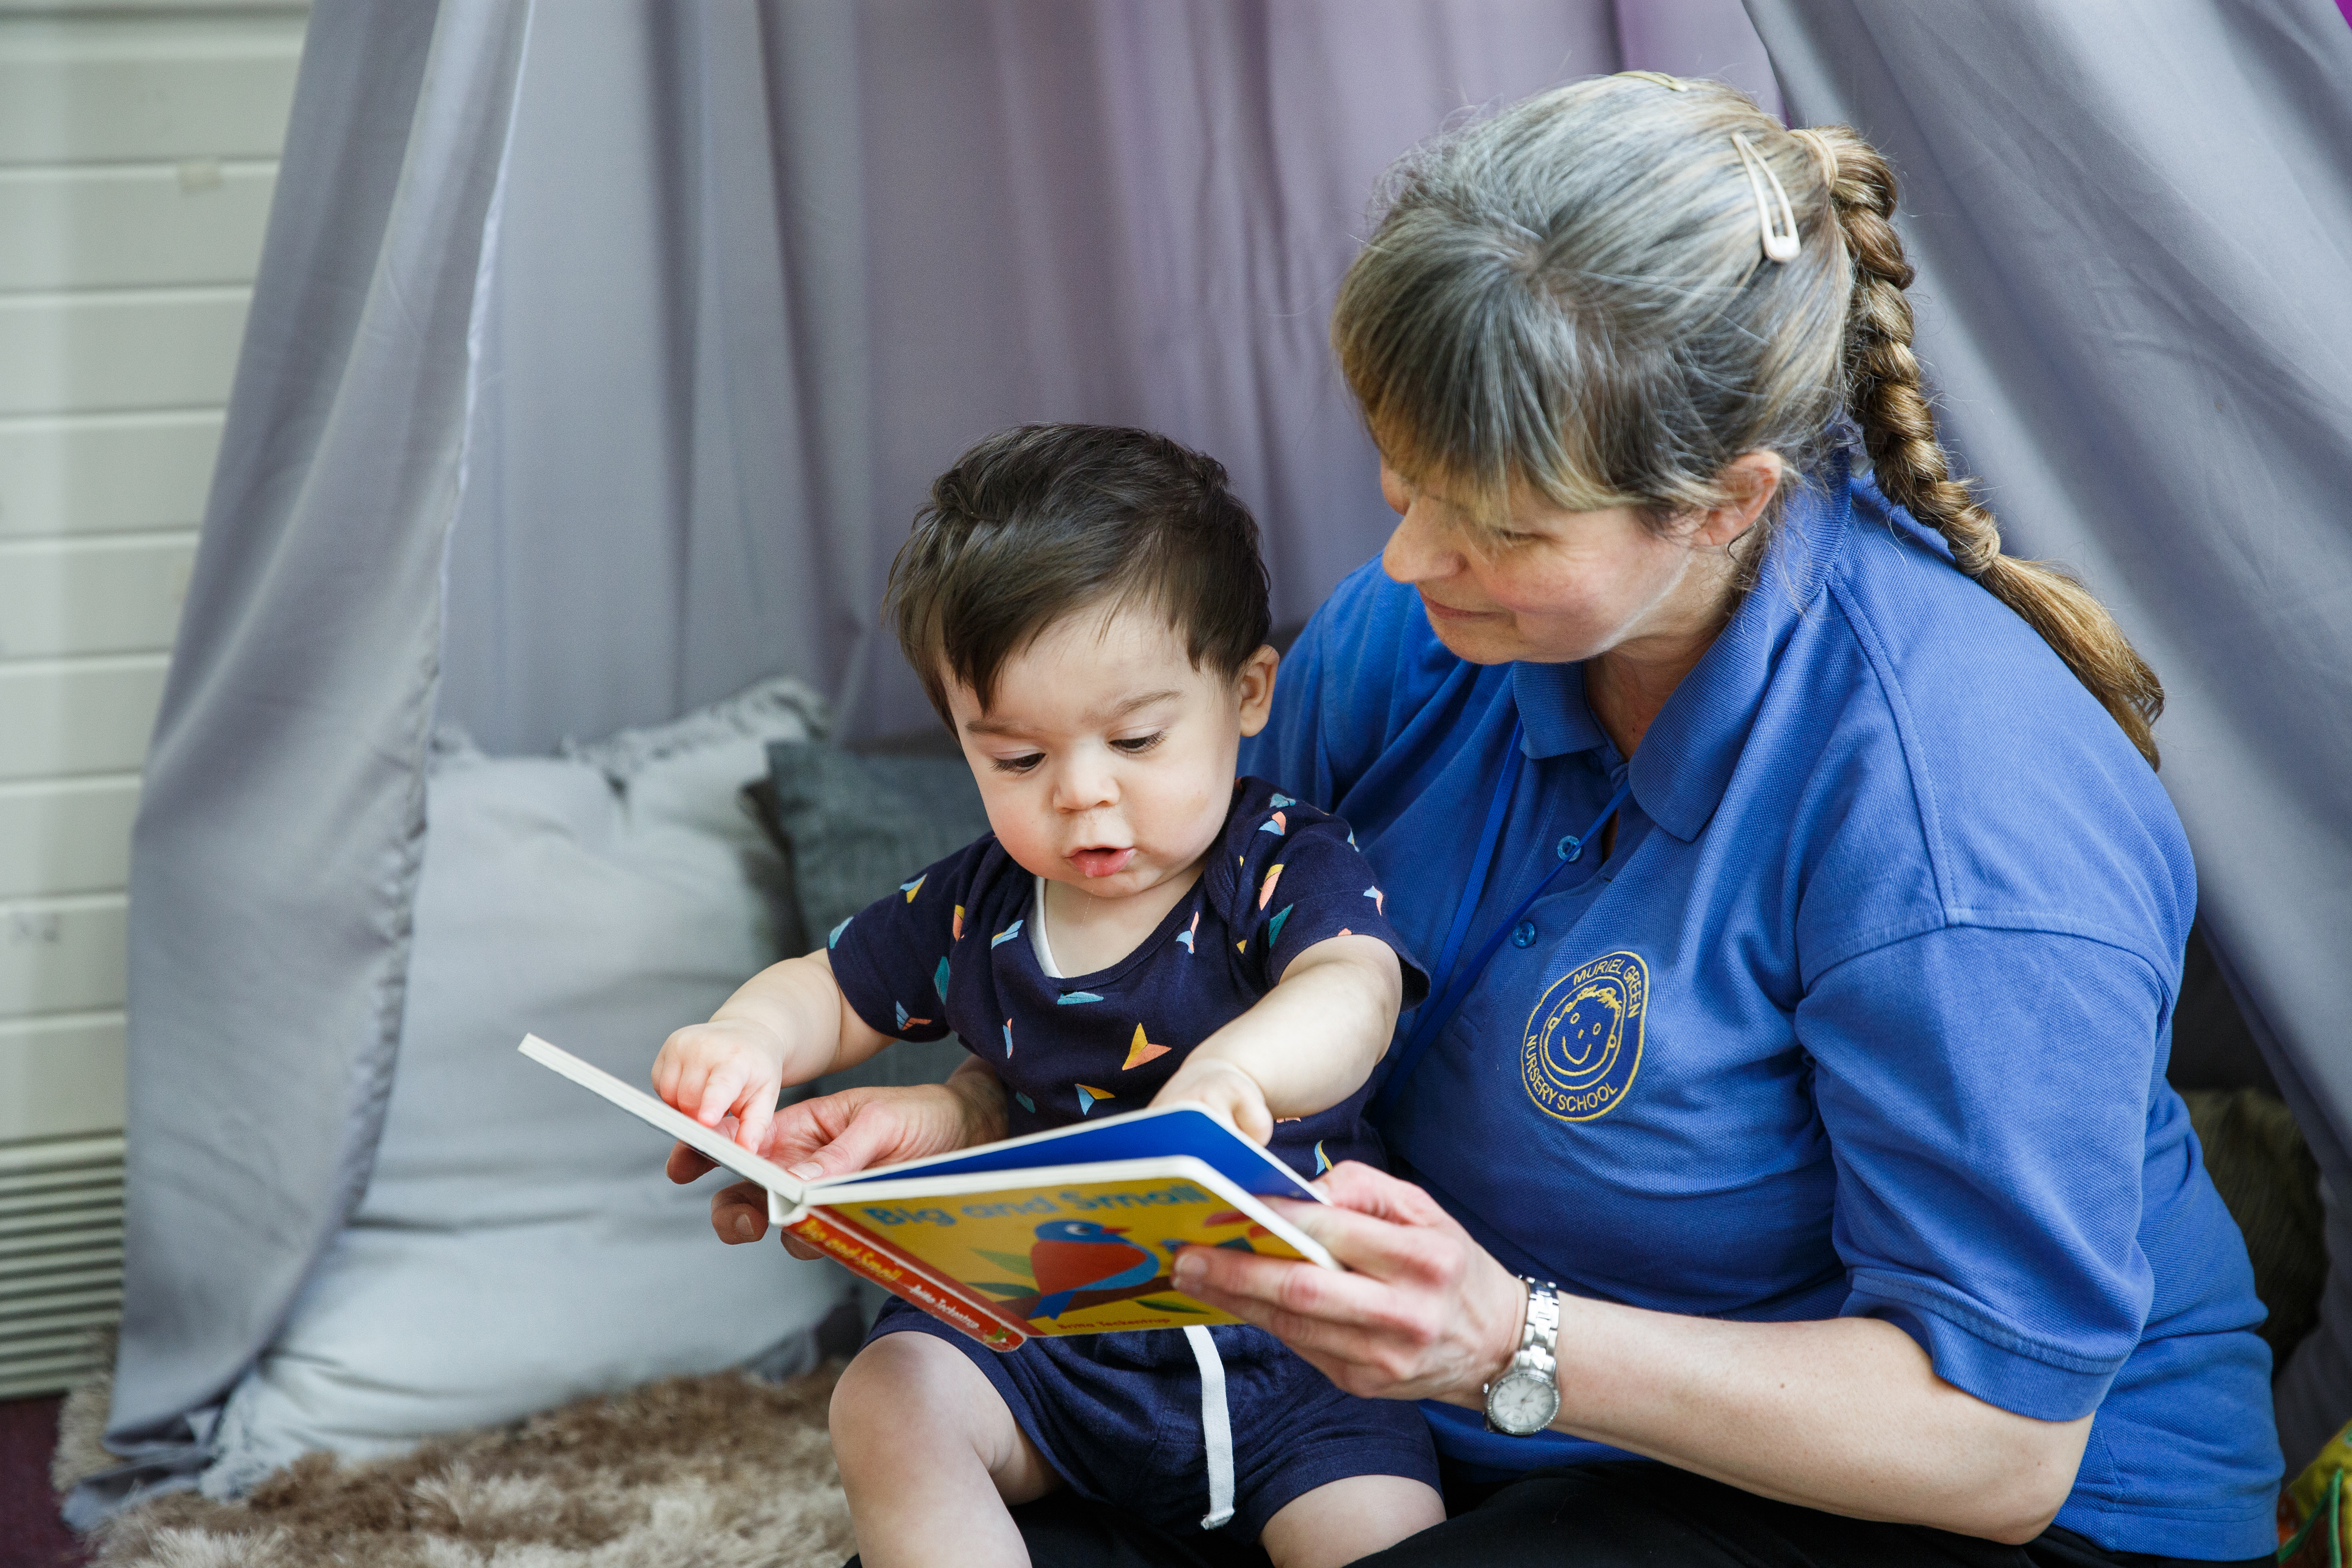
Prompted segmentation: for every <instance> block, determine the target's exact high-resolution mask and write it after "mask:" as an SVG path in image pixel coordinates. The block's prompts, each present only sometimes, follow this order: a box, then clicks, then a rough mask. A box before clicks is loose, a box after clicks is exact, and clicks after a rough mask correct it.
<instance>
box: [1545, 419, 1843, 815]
mask: <svg viewBox="0 0 2352 1568" xmlns="http://www.w3.org/2000/svg"><path fill="white" fill-rule="evenodd" d="M1852 512H1853V500H1852V496H1851V493H1850V490H1849V489H1848V474H1847V459H1846V454H1845V453H1844V451H1843V450H1840V451H1838V452H1836V453H1833V454H1832V457H1831V458H1830V460H1829V461H1828V462H1826V463H1824V464H1823V465H1822V470H1821V472H1820V473H1818V474H1817V475H1815V476H1814V482H1813V483H1812V484H1811V485H1809V486H1807V487H1806V488H1804V489H1800V490H1799V491H1798V492H1797V493H1796V494H1794V495H1793V496H1791V497H1790V500H1789V503H1788V505H1787V507H1786V508H1785V509H1784V510H1783V511H1782V512H1781V515H1780V526H1779V528H1778V529H1777V530H1776V531H1775V532H1774V534H1773V537H1772V542H1771V544H1770V546H1769V549H1768V550H1767V551H1766V552H1765V557H1764V566H1763V571H1762V572H1761V573H1760V574H1759V576H1758V578H1757V582H1756V585H1755V587H1753V588H1751V589H1750V590H1748V595H1747V597H1746V598H1745V599H1743V600H1742V601H1741V602H1740V605H1739V608H1738V610H1736V611H1734V612H1733V613H1732V616H1731V624H1730V625H1728V626H1726V627H1724V629H1723V633H1722V635H1721V636H1720V637H1717V638H1716V639H1715V643H1714V646H1712V647H1709V648H1708V649H1707V650H1706V653H1705V654H1704V655H1703V656H1701V658H1699V661H1698V664H1697V665H1696V667H1695V668H1693V669H1692V670H1691V672H1690V673H1689V674H1688V675H1686V676H1685V677H1684V678H1683V681H1682V684H1681V685H1680V686H1677V687H1676V688H1675V693H1674V695H1673V696H1672V697H1670V698H1668V699H1667V700H1666V705H1665V707H1664V709H1663V710H1660V712H1659V714H1658V717H1657V719H1656V720H1655V721H1654V722H1652V724H1651V725H1650V729H1649V732H1648V733H1647V734H1645V735H1643V737H1642V744H1641V747H1640V749H1639V750H1638V751H1636V752H1634V754H1633V799H1634V800H1635V802H1636V803H1638V804H1639V805H1640V806H1641V808H1642V811H1643V815H1644V816H1648V817H1649V819H1650V820H1651V821H1652V822H1654V823H1655V824H1657V825H1658V826H1660V827H1662V828H1664V830H1665V831H1666V832H1668V833H1670V834H1672V835H1674V837H1676V838H1678V839H1680V840H1682V841H1683V842H1684V843H1689V842H1690V841H1691V840H1692V839H1694V838H1696V837H1698V836H1699V834H1700V832H1701V831H1702V830H1704V829H1705V828H1706V825H1707V821H1708V819H1709V818H1710V817H1712V816H1714V815H1715V808H1716V806H1717V805H1718V804H1719V803H1720V802H1721V801H1722V799H1723V792H1724V789H1725V788H1726V786H1727V785H1728V784H1730V783H1731V773H1732V769H1734V768H1735V767H1737V766H1738V763H1739V753H1740V751H1741V749H1742V748H1743V747H1744V746H1745V745H1746V744H1747V742H1748V730H1749V728H1750V726H1752V725H1753V724H1754V722H1755V720H1756V710H1757V709H1758V708H1759V706H1760V705H1761V703H1762V702H1763V700H1764V692H1765V690H1766V689H1767V688H1768V687H1769V686H1770V684H1771V679H1772V669H1773V667H1774V665H1775V664H1776V663H1778V661H1779V658H1780V650H1781V648H1782V647H1785V646H1787V643H1788V640H1789V635H1790V632H1792V631H1793V630H1795V628H1796V626H1797V623H1798V621H1799V620H1801V618H1802V617H1803V616H1805V615H1806V614H1807V613H1808V612H1809V611H1810V610H1811V608H1812V606H1813V605H1814V604H1815V603H1816V601H1818V600H1819V599H1820V597H1821V595H1822V587H1823V585H1824V584H1826V583H1827V581H1828V579H1829V574H1830V570H1831V568H1832V565H1833V564H1834V563H1835V562H1836V560H1837V557H1838V554H1839V552H1840V551H1841V550H1842V549H1843V547H1844V544H1845V535H1846V530H1847V526H1848V523H1849V521H1851V517H1852ZM1511 695H1512V698H1513V700H1514V701H1515V702H1516V704H1517V708H1518V711H1519V721H1520V723H1521V724H1522V725H1523V726H1524V727H1525V733H1524V735H1523V737H1522V739H1521V742H1520V747H1521V749H1522V750H1523V751H1524V752H1526V753H1527V754H1528V756H1529V757H1532V758H1538V759H1540V758H1544V757H1553V756H1565V755H1568V754H1570V753H1571V752H1585V751H1593V750H1597V749H1602V748H1609V744H1610V743H1609V737H1608V732H1607V731H1604V730H1602V729H1601V722H1600V721H1599V720H1598V719H1596V718H1594V717H1593V715H1592V710H1591V707H1590V706H1588V705H1587V703H1586V702H1585V699H1584V667H1583V666H1582V665H1581V664H1519V665H1515V666H1513V667H1512V670H1511ZM1610 751H1611V754H1612V755H1613V754H1614V753H1613V748H1610Z"/></svg>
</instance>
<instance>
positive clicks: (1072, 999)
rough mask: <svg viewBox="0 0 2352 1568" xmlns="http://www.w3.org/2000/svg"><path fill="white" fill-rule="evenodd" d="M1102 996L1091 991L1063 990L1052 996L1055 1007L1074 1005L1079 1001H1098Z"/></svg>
mask: <svg viewBox="0 0 2352 1568" xmlns="http://www.w3.org/2000/svg"><path fill="white" fill-rule="evenodd" d="M1101 1000H1102V997H1101V996H1100V995H1099V994H1097V993H1095V992H1092V991H1065V992H1063V993H1062V994H1060V995H1059V996H1056V997H1055V998H1054V1005H1055V1006H1056V1007H1075V1006H1076V1005H1078V1004H1079V1003H1081V1002H1099V1001H1101Z"/></svg>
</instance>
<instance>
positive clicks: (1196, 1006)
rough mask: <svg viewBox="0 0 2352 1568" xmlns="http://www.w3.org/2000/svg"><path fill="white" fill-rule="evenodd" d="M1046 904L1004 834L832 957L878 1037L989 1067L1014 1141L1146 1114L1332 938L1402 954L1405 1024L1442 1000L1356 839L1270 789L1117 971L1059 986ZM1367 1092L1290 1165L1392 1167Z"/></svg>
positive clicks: (872, 921) (1296, 1141)
mask: <svg viewBox="0 0 2352 1568" xmlns="http://www.w3.org/2000/svg"><path fill="white" fill-rule="evenodd" d="M1035 904H1036V884H1035V880H1034V878H1033V877H1032V876H1031V875H1030V873H1029V872H1027V871H1025V870H1024V869H1023V868H1021V866H1020V865H1019V864H1018V863H1017V862H1015V861H1014V860H1013V858H1012V857H1011V856H1010V855H1007V854H1006V853H1005V852H1004V849H1003V847H1002V846H1000V845H999V844H998V843H997V841H996V837H995V836H994V835H993V834H991V835H989V836H988V837H983V838H981V839H980V840H978V841H977V842H975V843H973V844H971V845H968V846H966V847H964V848H962V849H960V850H958V851H957V852H956V853H955V854H953V855H950V856H949V857H948V858H946V859H944V860H941V861H940V862H938V863H937V864H936V865H933V866H930V867H928V868H925V869H924V870H923V871H922V872H921V873H919V875H917V876H916V877H915V878H914V879H912V880H910V881H908V882H906V883H904V884H903V885H901V886H900V888H899V889H898V891H897V892H895V893H891V894H889V895H887V897H885V898H882V899H879V900H876V901H875V902H874V903H873V904H872V905H870V906H869V907H867V908H866V910H862V911H860V912H859V913H858V914H856V915H854V916H852V917H851V918H850V919H848V920H846V921H843V922H842V923H841V924H840V925H839V926H837V927H835V929H834V931H833V933H832V935H831V936H830V937H828V938H827V939H826V944H825V945H826V946H827V947H828V948H830V949H831V950H832V962H833V973H834V978H835V981H836V982H837V983H838V984H840V986H841V989H842V993H843V994H844V995H845V996H846V997H847V998H848V999H849V1005H851V1006H852V1007H855V1008H856V1010H857V1016H859V1017H861V1018H863V1019H865V1020H866V1023H868V1024H869V1025H871V1026H873V1027H875V1028H876V1029H877V1030H879V1031H880V1032H882V1033H883V1034H886V1035H890V1036H893V1037H897V1038H898V1039H902V1040H936V1039H939V1038H940V1037H942V1036H944V1035H946V1034H947V1033H948V1032H949V1031H950V1030H953V1031H954V1032H955V1033H956V1034H957V1035H958V1036H960V1037H962V1039H963V1042H964V1045H965V1047H966V1048H967V1049H969V1050H971V1051H972V1052H974V1053H975V1054H977V1055H980V1056H982V1057H984V1058H987V1060H988V1062H989V1065H990V1066H991V1067H992V1068H994V1069H995V1071H996V1075H997V1077H998V1078H999V1079H1001V1080H1002V1081H1003V1085H1004V1090H1005V1094H1006V1096H1007V1097H1008V1099H1009V1100H1010V1109H1011V1120H1012V1131H1013V1132H1014V1133H1015V1134H1019V1133H1025V1132H1042V1131H1045V1130H1047V1129H1049V1128H1054V1127H1064V1126H1067V1125H1068V1124H1070V1123H1071V1122H1074V1121H1078V1120H1079V1119H1080V1118H1082V1117H1087V1116H1090V1115H1092V1114H1093V1113H1094V1112H1096V1111H1097V1110H1100V1111H1104V1112H1106V1113H1108V1112H1116V1111H1122V1110H1141V1109H1143V1107H1144V1106H1146V1105H1148V1104H1150V1100H1151V1097H1152V1096H1153V1095H1155V1094H1157V1093H1159V1092H1160V1086H1161V1085H1163V1084H1165V1083H1166V1082H1167V1081H1168V1079H1169V1078H1170V1077H1171V1075H1172V1074H1174V1072H1175V1070H1176V1068H1177V1066H1178V1065H1179V1064H1180V1063H1181V1062H1182V1061H1183V1059H1184V1058H1185V1056H1186V1055H1187V1054H1188V1053H1190V1052H1191V1050H1192V1047H1195V1046H1197V1045H1199V1044H1200V1043H1201V1042H1202V1040H1204V1039H1206V1038H1208V1037H1209V1036H1211V1035H1213V1034H1214V1033H1215V1032H1216V1031H1217V1030H1218V1029H1220V1028H1222V1027H1223V1026H1224V1025H1226V1024H1227V1023H1230V1022H1231V1021H1232V1020H1233V1019H1234V1018H1235V1017H1238V1016H1240V1015H1241V1014H1243V1013H1244V1012H1246V1011H1248V1009H1249V1008H1250V1006H1251V1005H1253V1004H1255V1002H1256V1001H1257V999H1258V998H1259V997H1261V996H1263V995H1265V994H1266V992H1267V991H1269V990H1271V989H1272V988H1273V987H1274V985H1275V984H1276V983H1277V982H1278V981H1280V980H1281V978H1282V974H1283V971H1284V970H1285V969H1286V968H1287V967H1288V966H1289V963H1290V962H1291V960H1292V959H1294V958H1296V957H1297V956H1298V954H1300V953H1302V952H1306V951H1307V949H1308V948H1310V947H1313V946H1314V945H1315V944H1316V943H1317V942H1324V941H1327V940H1328V939H1329V938H1332V937H1335V936H1343V935H1348V934H1350V933H1352V934H1354V935H1357V936H1370V937H1377V938H1378V939H1379V940H1381V941H1382V942H1387V943H1388V944H1389V946H1390V947H1391V948H1393V949H1395V950H1396V955H1397V960H1398V962H1399V963H1401V964H1402V966H1403V971H1404V1005H1405V1006H1407V1007H1410V1006H1412V1005H1414V1004H1415V1003H1417V1002H1419V1001H1420V1000H1421V999H1422V997H1423V994H1426V992H1427V990H1428V979H1427V976H1426V975H1424V974H1423V972H1422V969H1421V966H1420V965H1419V964H1417V963H1414V962H1413V960H1412V954H1411V953H1410V952H1407V951H1406V948H1405V945H1404V940H1403V939H1402V937H1400V936H1398V935H1397V933H1396V931H1395V930H1394V929H1393V928H1391V926H1390V924H1389V921H1388V915H1387V910H1386V904H1387V895H1386V894H1384V893H1383V892H1382V891H1381V889H1380V888H1379V886H1378V885H1377V884H1376V883H1375V882H1374V880H1373V879H1372V873H1371V868H1370V866H1369V865H1367V864H1366V862H1365V860H1364V858H1363V857H1362V856H1361V855H1360V854H1358V853H1357V850H1356V841H1355V836H1354V835H1353V834H1352V833H1350V832H1349V830H1348V825H1347V824H1346V823H1344V822H1342V821H1340V820H1339V818H1338V817H1335V816H1329V815H1328V814H1327V813H1324V812H1321V811H1318V810H1316V809H1315V808H1314V807H1313V806H1311V805H1306V804H1304V803H1302V802H1300V801H1297V800H1294V799H1292V798H1291V797H1290V796H1288V795H1284V794H1282V793H1280V792H1279V791H1277V790H1276V788H1275V787H1274V786H1273V785H1272V784H1267V783H1265V781H1264V780H1262V779H1252V778H1244V779H1241V780H1238V781H1236V782H1235V784H1234V804H1233V809H1232V810H1231V811H1230V812H1229V813H1227V815H1226V817H1225V829H1224V837H1223V843H1222V844H1221V845H1220V846H1219V847H1217V848H1216V849H1214V850H1213V851H1212V852H1211V854H1210V857H1209V862H1208V864H1207V866H1206V867H1205V868H1203V869H1202V876H1201V879H1200V880H1199V881H1198V882H1197V883H1195V884H1194V885H1193V887H1192V890H1191V891H1190V892H1188V893H1186V894H1185V895H1184V897H1183V898H1182V899H1181V900H1178V902H1177V904H1176V907H1175V908H1174V909H1172V910H1170V911H1169V912H1168V916H1167V918H1166V919H1164V920H1162V921H1160V925H1159V928H1158V929H1157V930H1155V931H1152V933H1151V934H1150V936H1149V937H1146V938H1145V939H1144V941H1143V942H1141V944H1140V945H1139V946H1138V947H1137V948H1136V950H1135V951H1134V952H1130V953H1129V954H1128V955H1127V956H1126V957H1125V958H1122V959H1120V960H1119V961H1118V963H1115V964H1113V965H1111V966H1110V967H1109V968H1108V969H1104V970H1099V971H1097V972H1096V973H1092V974H1080V975H1074V976H1064V977H1060V978H1056V977H1055V976H1052V975H1049V974H1047V973H1045V965H1044V964H1043V963H1040V962H1039V961H1038V957H1037V953H1036V950H1035V948H1034V946H1033V945H1032V942H1031V940H1030V937H1029V934H1028V932H1027V931H1026V929H1025V922H1027V921H1032V920H1034V919H1035V915H1036V911H1035ZM1368 1087H1369V1086H1368ZM1367 1092H1368V1090H1367V1089H1359V1090H1358V1091H1357V1092H1356V1093H1354V1094H1353V1095H1350V1096H1349V1098H1348V1099H1346V1100H1342V1101H1341V1102H1340V1103H1339V1104H1338V1105H1335V1106H1333V1107H1331V1108H1330V1109H1329V1110H1323V1111H1318V1112H1317V1113H1316V1114H1315V1115H1312V1116H1308V1117H1304V1118H1299V1119H1295V1120H1291V1121H1282V1122H1279V1123H1277V1124H1276V1127H1275V1130H1274V1139H1273V1142H1272V1145H1271V1147H1272V1149H1273V1151H1274V1152H1275V1153H1276V1155H1278V1156H1279V1157H1281V1158H1282V1159H1283V1160H1285V1161H1286V1162H1287V1163H1289V1164H1290V1166H1291V1167H1292V1168H1293V1169H1294V1170H1297V1171H1298V1172H1299V1173H1301V1174H1303V1175H1307V1176H1313V1175H1315V1174H1317V1173H1319V1172H1321V1171H1323V1170H1325V1169H1327V1168H1328V1167H1329V1166H1331V1165H1335V1164H1338V1163H1339V1162H1340V1161H1342V1160H1362V1161H1365V1162H1366V1163H1373V1164H1377V1163H1381V1148H1380V1142H1379V1139H1378V1137H1377V1136H1376V1135H1375V1134H1374V1133H1373V1132H1372V1131H1371V1130H1370V1127H1369V1126H1367V1125H1366V1123H1365V1121H1364V1119H1363V1108H1364V1101H1365V1099H1366V1096H1367Z"/></svg>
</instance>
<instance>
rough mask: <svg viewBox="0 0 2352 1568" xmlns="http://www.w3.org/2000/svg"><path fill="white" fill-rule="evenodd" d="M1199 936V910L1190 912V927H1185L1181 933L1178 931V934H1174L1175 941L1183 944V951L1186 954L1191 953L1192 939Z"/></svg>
mask: <svg viewBox="0 0 2352 1568" xmlns="http://www.w3.org/2000/svg"><path fill="white" fill-rule="evenodd" d="M1200 934H1201V911H1200V910H1193V911H1192V924H1191V925H1188V926H1186V927H1185V928H1184V929H1183V930H1182V931H1178V932H1177V933H1176V940H1177V941H1178V942H1182V943H1183V944H1184V951H1185V952H1192V939H1193V938H1195V937H1197V936H1199V935H1200Z"/></svg>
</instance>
